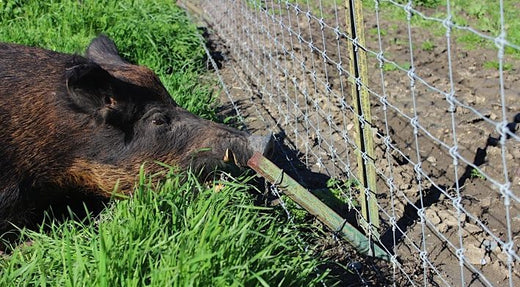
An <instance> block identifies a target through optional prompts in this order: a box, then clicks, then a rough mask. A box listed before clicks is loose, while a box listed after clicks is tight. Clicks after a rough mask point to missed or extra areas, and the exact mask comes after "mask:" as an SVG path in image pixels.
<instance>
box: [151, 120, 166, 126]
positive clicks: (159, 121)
mask: <svg viewBox="0 0 520 287" xmlns="http://www.w3.org/2000/svg"><path fill="white" fill-rule="evenodd" d="M152 124H154V125H156V126H160V125H162V124H164V120H163V119H153V120H152Z"/></svg>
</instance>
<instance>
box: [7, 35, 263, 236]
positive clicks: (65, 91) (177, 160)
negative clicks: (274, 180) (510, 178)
mask: <svg viewBox="0 0 520 287" xmlns="http://www.w3.org/2000/svg"><path fill="white" fill-rule="evenodd" d="M0 128H1V130H0V171H1V172H0V235H1V233H3V232H4V231H6V230H8V229H10V228H11V226H12V225H11V224H15V225H17V226H33V225H34V224H35V223H38V221H39V220H41V216H42V214H43V211H44V210H45V209H46V208H48V207H49V206H50V205H53V204H71V202H72V203H76V202H78V201H80V200H82V198H83V196H91V195H94V196H96V197H99V198H108V197H110V196H111V195H112V192H113V190H114V186H116V185H117V186H118V187H119V190H117V192H121V193H130V192H131V190H132V187H133V184H134V181H135V176H136V175H137V174H138V171H139V167H140V165H141V164H142V163H143V162H145V161H154V160H159V161H162V162H165V163H168V164H171V165H178V166H180V167H183V168H187V167H192V168H194V169H196V170H203V169H204V170H206V171H209V170H212V169H213V168H215V167H219V166H223V165H224V163H223V162H222V158H223V155H224V153H225V150H226V149H231V150H232V151H233V152H234V154H235V156H236V158H237V161H238V163H239V164H240V165H245V163H246V160H247V159H248V158H249V157H250V156H251V155H252V151H253V150H252V147H251V146H250V144H249V136H248V135H247V134H245V133H243V132H240V131H237V130H234V129H231V128H228V127H226V126H223V125H220V124H216V123H213V122H209V121H206V120H203V119H200V118H198V117H196V116H195V115H193V114H190V113H189V112H187V111H186V110H184V109H182V108H180V107H178V106H177V104H176V103H175V102H174V101H173V100H172V99H171V97H170V95H169V94H168V92H167V91H166V89H165V88H164V86H163V85H162V84H161V82H160V81H159V79H158V78H157V76H156V75H155V74H154V73H153V72H152V71H151V70H149V69H148V68H146V67H142V66H136V65H132V64H130V63H128V62H126V61H124V60H123V59H121V58H120V57H119V55H118V53H117V49H116V47H115V45H114V44H113V42H112V41H111V40H110V39H108V38H107V37H105V36H100V37H98V38H96V39H94V40H93V42H92V43H91V45H90V46H89V48H88V49H87V54H86V57H81V56H77V55H69V54H63V53H57V52H52V51H47V50H43V49H38V48H30V47H24V46H20V45H15V44H0Z"/></svg>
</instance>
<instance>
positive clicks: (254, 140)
mask: <svg viewBox="0 0 520 287" xmlns="http://www.w3.org/2000/svg"><path fill="white" fill-rule="evenodd" d="M248 141H249V145H250V146H251V149H252V150H253V152H259V153H261V154H263V155H264V156H270V155H271V153H272V152H273V148H274V140H273V134H272V133H269V134H268V135H266V136H253V135H251V136H249V138H248Z"/></svg>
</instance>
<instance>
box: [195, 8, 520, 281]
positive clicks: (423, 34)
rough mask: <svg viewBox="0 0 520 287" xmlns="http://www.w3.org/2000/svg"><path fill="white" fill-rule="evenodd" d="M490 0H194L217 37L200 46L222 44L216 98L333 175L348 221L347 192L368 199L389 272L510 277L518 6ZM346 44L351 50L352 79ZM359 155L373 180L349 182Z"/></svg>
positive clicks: (293, 166) (302, 170)
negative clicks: (360, 59) (369, 146)
mask: <svg viewBox="0 0 520 287" xmlns="http://www.w3.org/2000/svg"><path fill="white" fill-rule="evenodd" d="M190 2H197V1H190ZM489 2H490V1H465V0H455V1H441V0H431V1H428V0H423V1H391V0H388V1H368V0H367V1H354V0H352V1H349V0H347V1H340V0H312V1H311V0H308V1H280V0H247V1H238V0H237V1H231V0H212V1H209V0H208V1H198V2H197V5H199V7H200V8H201V10H202V12H203V15H204V17H205V19H206V20H207V21H208V22H209V24H210V28H211V29H212V30H213V32H214V33H215V34H217V35H218V36H219V38H220V39H221V40H222V41H223V43H224V44H225V50H226V51H225V53H224V54H216V53H214V54H213V56H219V57H221V56H223V57H225V58H226V59H227V61H226V63H225V66H224V67H219V65H218V63H216V62H214V65H215V67H216V68H222V69H220V71H219V73H220V81H221V83H222V85H223V87H224V89H223V91H224V92H225V95H226V96H227V102H229V103H230V108H232V109H233V110H234V111H235V113H236V114H237V115H238V118H239V119H241V120H242V121H244V122H245V123H246V125H247V126H248V127H249V128H250V129H252V130H271V131H272V132H273V133H275V134H276V137H277V140H278V143H279V145H280V150H282V151H284V152H283V153H282V154H281V156H283V160H280V162H282V161H283V162H285V163H286V164H288V165H287V166H286V167H285V168H286V169H288V170H290V171H291V172H292V174H293V175H294V177H295V178H296V179H298V180H299V181H300V182H302V183H303V184H304V185H306V187H308V188H309V189H319V188H321V187H323V186H328V187H329V188H333V189H335V190H336V191H338V192H339V193H340V196H341V197H342V198H343V199H344V201H345V202H347V204H348V208H349V210H348V212H349V213H351V214H356V215H357V216H356V218H357V219H358V223H359V224H360V225H362V224H361V223H360V222H359V221H363V220H364V219H363V218H364V216H363V215H362V206H361V205H362V204H363V203H362V202H361V203H360V202H359V201H358V200H357V199H358V196H359V195H360V194H361V193H363V192H366V194H367V195H368V197H373V198H375V199H376V201H375V202H376V207H377V213H378V216H379V218H380V224H379V226H377V229H376V230H375V231H374V233H377V234H368V235H369V238H371V240H374V242H375V243H376V244H378V245H379V246H382V247H383V248H385V249H386V250H387V251H388V252H389V253H390V254H392V257H391V260H390V262H391V264H390V269H391V270H390V271H389V272H390V273H391V274H392V280H393V282H394V284H395V285H398V286H520V270H519V262H520V255H519V247H518V242H519V240H520V137H519V135H518V134H517V133H516V131H517V129H518V128H517V127H518V125H519V123H520V76H519V75H517V74H518V69H519V68H520V66H519V63H520V61H519V56H520V46H519V45H518V44H519V43H520V34H519V35H518V36H517V34H516V33H517V31H516V30H515V27H518V28H520V20H518V19H517V16H516V15H515V12H514V11H517V10H518V8H520V7H519V6H518V4H517V3H516V2H515V1H508V0H501V1H498V2H496V3H495V2H493V3H489ZM352 5H354V6H355V5H362V7H363V9H362V11H363V13H362V14H361V15H357V16H356V14H355V13H351V12H352V7H354V6H352ZM348 7H349V8H348ZM360 16H362V17H363V18H364V22H363V25H362V26H363V27H357V28H358V30H357V31H360V30H359V28H363V30H364V33H362V34H356V35H354V34H353V33H352V30H350V29H348V28H347V27H350V26H352V25H354V26H355V25H356V19H353V18H355V17H360ZM358 20H359V19H358ZM357 25H359V23H358V24H357ZM519 30H520V29H519ZM223 49H224V48H223ZM349 49H353V50H354V51H363V52H364V53H365V54H366V65H365V70H366V74H367V75H368V77H367V79H363V77H361V75H360V74H359V73H358V72H355V73H353V72H352V70H351V69H350V67H352V65H359V63H353V60H352V57H351V56H350V55H349ZM214 58H215V57H214ZM217 58H218V57H217ZM352 87H354V88H355V89H354V91H356V90H357V91H363V92H365V93H366V94H367V95H368V100H369V105H368V107H369V109H370V114H371V115H370V116H368V112H367V110H366V108H365V110H364V111H362V112H361V113H359V112H358V111H357V110H356V103H354V101H355V99H354V98H353V95H352V91H353V90H352V89H351V88H352ZM357 124H359V125H360V127H361V128H363V127H367V126H368V127H370V129H369V131H371V134H372V136H373V140H374V150H373V153H372V154H370V153H368V152H367V151H366V149H365V147H364V145H365V143H364V142H363V141H361V142H360V141H357V140H356V125H357ZM358 155H359V156H361V159H362V160H361V161H358V158H357V156H358ZM363 166H370V167H371V168H373V170H374V172H375V177H376V185H375V186H374V187H370V188H369V187H367V186H364V185H360V184H359V183H360V182H364V180H363V178H360V173H359V169H361V168H363ZM369 224H370V223H369ZM371 230H372V229H370V228H368V229H366V232H368V233H370V232H372V231H371Z"/></svg>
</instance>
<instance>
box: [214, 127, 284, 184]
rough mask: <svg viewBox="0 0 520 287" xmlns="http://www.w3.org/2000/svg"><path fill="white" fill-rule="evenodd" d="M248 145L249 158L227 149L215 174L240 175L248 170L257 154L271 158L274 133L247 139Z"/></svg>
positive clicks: (251, 136)
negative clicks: (251, 160)
mask: <svg viewBox="0 0 520 287" xmlns="http://www.w3.org/2000/svg"><path fill="white" fill-rule="evenodd" d="M247 143H248V148H247V150H248V151H249V152H248V153H247V156H245V157H244V154H241V153H239V154H236V151H234V150H233V149H232V148H226V149H225V151H224V154H223V156H222V157H221V159H220V164H219V165H218V166H219V167H218V168H216V170H214V171H215V172H219V171H220V172H226V173H229V174H230V175H233V176H237V175H240V174H241V173H242V172H243V171H244V169H246V168H247V166H246V164H245V163H246V162H247V160H249V158H250V157H251V156H252V155H253V154H254V153H255V152H258V153H261V154H262V155H264V156H266V157H269V156H270V155H271V154H272V152H273V149H274V138H273V135H272V133H270V134H268V135H266V136H253V135H250V136H248V137H247Z"/></svg>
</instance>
